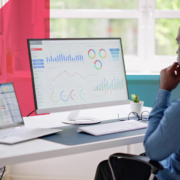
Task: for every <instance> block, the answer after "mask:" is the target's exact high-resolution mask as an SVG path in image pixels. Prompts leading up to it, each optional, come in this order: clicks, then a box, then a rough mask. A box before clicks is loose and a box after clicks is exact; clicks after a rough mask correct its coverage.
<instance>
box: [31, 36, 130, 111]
mask: <svg viewBox="0 0 180 180" xmlns="http://www.w3.org/2000/svg"><path fill="white" fill-rule="evenodd" d="M52 40H119V41H120V48H121V52H122V60H123V68H124V73H125V74H126V69H125V63H124V53H123V48H122V41H121V38H119V37H118V38H45V39H44V38H42V39H41V38H39V39H27V44H28V53H29V61H30V69H31V77H32V86H33V94H34V103H35V110H36V114H42V113H55V112H64V111H73V110H84V109H93V108H101V107H108V106H118V105H125V104H130V100H129V90H128V85H127V78H126V75H125V83H126V87H127V96H128V100H121V101H111V102H103V103H91V104H83V105H73V106H65V107H54V108H47V109H38V106H37V99H36V89H35V82H34V74H33V64H32V60H31V59H32V58H31V51H30V41H52Z"/></svg>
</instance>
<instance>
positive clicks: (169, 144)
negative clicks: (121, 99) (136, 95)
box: [95, 28, 180, 180]
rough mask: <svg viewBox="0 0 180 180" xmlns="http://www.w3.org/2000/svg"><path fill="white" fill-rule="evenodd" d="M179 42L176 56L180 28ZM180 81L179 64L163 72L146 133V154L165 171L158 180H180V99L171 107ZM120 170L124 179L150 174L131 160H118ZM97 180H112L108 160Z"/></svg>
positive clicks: (159, 174)
mask: <svg viewBox="0 0 180 180" xmlns="http://www.w3.org/2000/svg"><path fill="white" fill-rule="evenodd" d="M176 40H177V43H178V45H179V47H178V50H177V52H176V53H177V54H180V53H178V52H179V51H180V28H179V32H178V35H177V38H176ZM178 56H179V55H178ZM178 58H180V57H178ZM179 82H180V66H179V64H178V63H177V62H175V63H174V64H173V65H172V66H170V67H168V68H166V69H163V70H162V71H161V74H160V88H159V90H158V92H157V97H156V102H155V105H154V107H153V109H152V111H151V113H150V116H149V125H148V128H147V131H146V134H145V139H144V147H145V150H146V155H147V156H148V157H149V158H150V159H152V160H156V161H160V163H161V164H162V165H163V166H164V170H162V171H159V172H158V174H157V177H156V178H157V179H158V180H180V99H177V100H175V101H173V102H172V103H171V105H170V106H169V100H170V95H171V91H172V90H173V89H175V88H176V87H177V85H178V84H179ZM168 106H169V107H168ZM120 161H121V162H120ZM117 169H118V170H119V173H121V174H122V172H123V171H125V173H124V174H123V177H122V175H121V176H120V177H122V180H124V177H126V178H125V179H132V177H133V178H134V179H138V180H140V179H143V178H144V177H145V176H146V177H148V176H149V174H150V169H149V168H148V167H147V166H146V165H143V166H142V164H141V163H139V162H132V161H131V162H130V161H129V160H122V159H119V160H118V162H117ZM138 169H140V170H141V172H142V174H143V178H142V174H137V173H136V172H137V170H138ZM156 178H155V179H156ZM146 179H148V178H146ZM95 180H113V178H112V175H111V170H110V168H109V165H108V161H107V160H106V161H103V162H101V163H100V164H99V166H98V168H97V172H96V176H95ZM143 180H145V179H143Z"/></svg>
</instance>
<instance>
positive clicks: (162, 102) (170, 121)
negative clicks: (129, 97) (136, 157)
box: [144, 63, 180, 160]
mask: <svg viewBox="0 0 180 180" xmlns="http://www.w3.org/2000/svg"><path fill="white" fill-rule="evenodd" d="M179 81H180V68H179V65H178V63H174V64H173V65H172V66H170V67H168V68H166V69H163V70H162V71H161V77H160V90H159V91H158V93H157V98H156V103H155V105H154V107H153V110H152V112H151V114H150V117H149V125H148V128H147V132H146V135H145V139H144V146H145V149H146V154H147V155H148V156H149V157H150V158H151V159H153V160H163V159H165V158H167V157H168V156H169V155H171V154H172V153H174V152H175V151H177V150H179V149H180V143H178V142H179V140H180V100H176V101H174V102H173V103H172V104H171V106H170V107H169V108H168V104H169V98H170V92H169V91H172V90H173V89H174V88H175V87H176V86H177V85H178V84H179Z"/></svg>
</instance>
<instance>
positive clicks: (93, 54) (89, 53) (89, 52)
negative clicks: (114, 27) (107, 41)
mask: <svg viewBox="0 0 180 180" xmlns="http://www.w3.org/2000/svg"><path fill="white" fill-rule="evenodd" d="M88 56H89V58H91V59H94V58H95V57H96V52H95V50H94V49H90V50H89V51H88Z"/></svg>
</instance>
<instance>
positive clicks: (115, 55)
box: [109, 48, 119, 61]
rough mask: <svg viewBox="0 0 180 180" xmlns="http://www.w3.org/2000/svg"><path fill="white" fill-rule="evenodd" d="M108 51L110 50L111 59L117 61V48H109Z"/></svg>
mask: <svg viewBox="0 0 180 180" xmlns="http://www.w3.org/2000/svg"><path fill="white" fill-rule="evenodd" d="M109 51H110V52H111V56H112V58H113V61H119V48H113V49H109Z"/></svg>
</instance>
